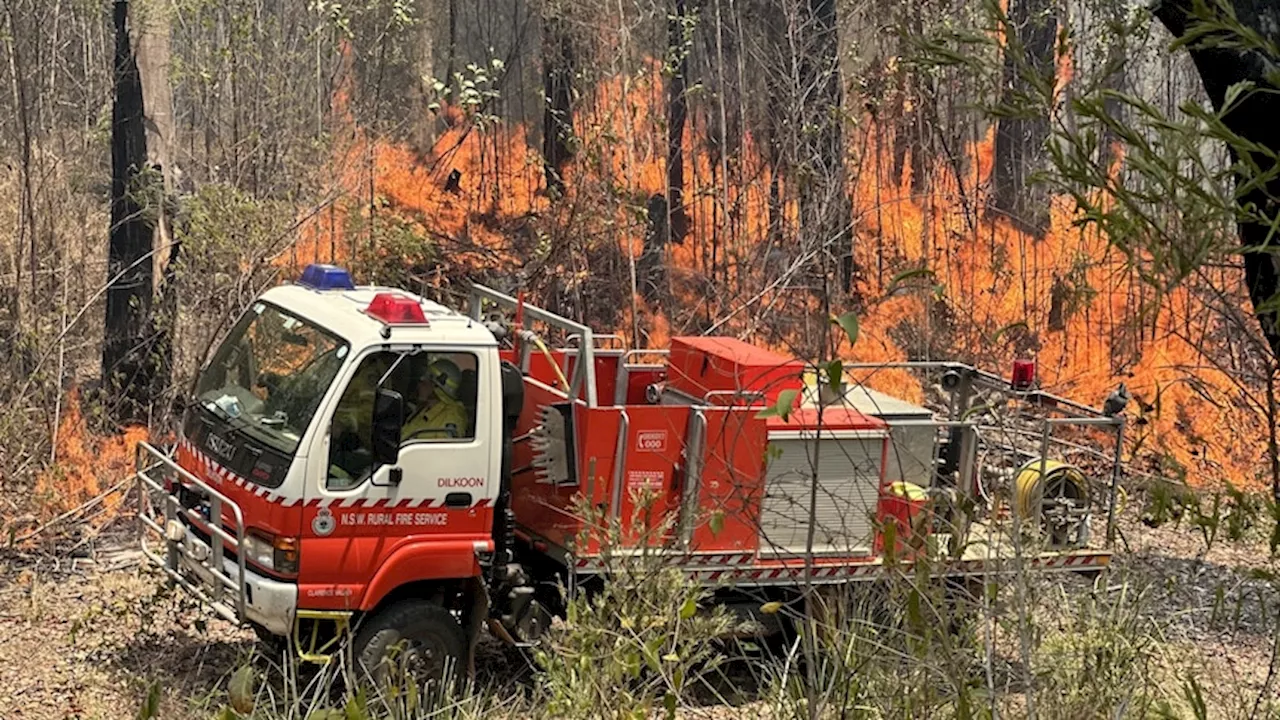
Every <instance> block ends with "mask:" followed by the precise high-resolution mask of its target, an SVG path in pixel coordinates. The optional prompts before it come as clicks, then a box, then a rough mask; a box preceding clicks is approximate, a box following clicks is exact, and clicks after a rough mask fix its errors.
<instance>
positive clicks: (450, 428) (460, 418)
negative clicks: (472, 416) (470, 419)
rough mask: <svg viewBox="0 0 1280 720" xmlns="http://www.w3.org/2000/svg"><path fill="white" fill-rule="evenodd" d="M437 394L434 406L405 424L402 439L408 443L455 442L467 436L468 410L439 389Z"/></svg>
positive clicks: (419, 412) (422, 411)
mask: <svg viewBox="0 0 1280 720" xmlns="http://www.w3.org/2000/svg"><path fill="white" fill-rule="evenodd" d="M435 394H436V401H435V403H434V404H432V405H431V406H430V407H424V408H422V409H421V410H419V411H418V412H417V413H415V414H414V416H413V417H411V418H409V420H408V422H406V423H405V424H404V432H403V433H402V434H401V437H403V438H404V439H405V440H406V441H407V440H454V439H458V438H463V437H466V436H467V409H466V408H465V407H463V405H462V403H460V402H458V401H457V400H454V399H453V398H451V397H449V396H448V395H446V394H444V393H443V392H441V390H440V389H439V388H436V390H435ZM429 431H430V432H429ZM415 436H416V437H415Z"/></svg>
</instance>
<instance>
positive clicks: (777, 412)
mask: <svg viewBox="0 0 1280 720" xmlns="http://www.w3.org/2000/svg"><path fill="white" fill-rule="evenodd" d="M798 397H800V391H799V390H795V389H792V388H787V389H786V390H783V391H781V392H779V393H778V399H777V400H775V401H774V403H773V404H772V405H770V406H769V407H766V408H765V409H763V410H761V411H760V412H758V413H756V417H758V418H770V417H780V418H782V420H783V422H786V421H787V419H788V418H790V416H791V411H792V410H793V409H795V406H796V398H798Z"/></svg>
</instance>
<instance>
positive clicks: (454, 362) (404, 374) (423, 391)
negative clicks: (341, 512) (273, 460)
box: [326, 352, 478, 490]
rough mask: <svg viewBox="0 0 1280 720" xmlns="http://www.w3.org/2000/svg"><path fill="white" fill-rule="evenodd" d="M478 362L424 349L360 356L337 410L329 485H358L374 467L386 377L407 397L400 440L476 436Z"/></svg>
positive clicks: (389, 384)
mask: <svg viewBox="0 0 1280 720" xmlns="http://www.w3.org/2000/svg"><path fill="white" fill-rule="evenodd" d="M397 360H399V362H396V361H397ZM477 366H478V363H477V358H476V356H475V355H474V354H472V353H465V352H458V353H436V352H420V353H414V354H410V355H405V356H404V357H403V359H401V354H400V353H395V352H378V353H373V354H371V355H369V356H367V357H365V358H364V359H363V360H361V362H360V365H359V367H358V368H357V369H356V373H355V375H354V376H353V377H352V378H351V381H350V382H349V383H348V384H347V388H346V390H344V391H343V393H342V398H341V399H340V400H339V401H338V407H337V409H336V410H335V411H334V414H333V425H332V431H331V433H332V434H331V437H330V442H329V474H328V479H327V481H326V482H327V486H328V487H329V488H331V489H337V490H341V489H345V488H350V487H355V486H356V485H359V484H360V483H362V482H364V481H365V479H366V478H368V477H369V475H370V474H371V473H372V472H373V470H374V469H375V468H374V467H373V440H372V438H373V431H372V423H373V399H374V396H375V395H376V394H377V390H378V381H379V380H381V379H382V378H383V376H386V380H385V382H384V383H383V386H384V387H386V388H388V389H390V390H395V391H396V392H398V393H400V395H401V396H402V397H403V398H404V399H405V424H404V428H403V429H402V431H401V435H400V438H401V443H402V444H408V443H415V442H461V441H466V440H472V439H474V438H475V421H476V391H477V384H476V377H477V376H476V369H477ZM393 368H394V369H393ZM389 370H390V371H391V374H390V375H387V372H388V371H389Z"/></svg>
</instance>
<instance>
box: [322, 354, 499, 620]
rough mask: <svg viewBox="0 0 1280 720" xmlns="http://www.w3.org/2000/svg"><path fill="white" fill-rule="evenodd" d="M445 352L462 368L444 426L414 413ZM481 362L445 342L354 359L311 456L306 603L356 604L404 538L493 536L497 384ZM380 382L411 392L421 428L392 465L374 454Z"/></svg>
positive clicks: (409, 411)
mask: <svg viewBox="0 0 1280 720" xmlns="http://www.w3.org/2000/svg"><path fill="white" fill-rule="evenodd" d="M441 360H444V361H448V362H452V363H453V364H454V366H455V367H456V369H457V370H458V373H457V376H458V378H459V380H460V382H458V383H455V384H452V385H451V386H450V390H451V391H452V392H451V396H449V397H447V400H449V401H451V402H452V403H454V404H452V405H449V406H448V409H450V410H452V411H453V412H451V413H445V414H444V415H445V416H447V419H448V420H449V422H442V423H440V425H441V427H440V428H438V429H433V430H426V431H424V430H423V429H422V423H421V422H418V423H416V424H415V423H414V419H415V416H417V415H418V414H419V412H420V411H421V410H423V407H422V404H423V402H424V400H425V398H424V397H423V396H424V395H425V394H427V393H425V392H424V390H423V388H424V386H426V385H431V386H433V389H434V386H435V385H438V383H435V382H434V380H433V379H432V378H429V377H427V375H428V373H431V372H432V368H433V367H435V366H437V365H438V363H439V361H441ZM479 370H480V357H479V356H478V355H477V354H476V353H472V352H468V351H454V350H445V349H440V350H430V349H429V350H418V351H416V352H415V351H411V350H410V349H408V348H403V349H393V350H389V351H388V350H379V351H375V352H370V353H366V354H365V355H364V356H362V357H361V358H359V359H358V361H357V362H356V363H355V369H354V371H352V372H351V373H350V375H349V376H348V377H347V378H346V380H347V382H346V384H345V385H344V388H343V390H342V392H341V393H340V394H339V395H338V396H337V398H338V399H337V401H336V403H335V404H334V405H333V407H332V413H331V415H330V417H331V418H332V419H331V422H330V423H329V429H328V432H327V433H326V434H325V435H324V437H323V438H322V440H321V441H318V442H317V443H316V444H315V446H314V447H315V452H313V457H311V458H309V461H308V468H309V469H310V470H311V472H310V473H309V479H308V489H307V503H306V507H305V510H304V517H303V527H302V538H303V539H302V552H301V558H300V560H301V567H300V571H299V580H300V583H299V592H300V593H301V595H302V597H300V598H299V600H300V601H301V602H302V603H303V605H304V606H307V607H332V608H347V607H355V606H356V604H357V603H358V599H359V597H360V596H361V594H362V593H363V591H364V588H365V587H366V586H367V585H368V583H369V581H370V580H371V579H372V577H373V575H374V574H375V573H376V572H377V570H378V568H379V567H380V566H381V565H382V564H383V562H384V561H385V560H386V558H388V557H389V556H391V555H392V554H393V553H394V552H395V551H396V549H397V548H399V547H401V546H404V545H407V544H410V543H415V542H420V541H422V540H423V539H430V538H425V536H439V538H440V539H446V538H448V539H462V538H463V537H471V538H487V537H489V535H490V532H491V528H492V508H491V507H489V503H488V501H487V498H488V497H489V495H490V492H489V488H490V487H491V486H492V485H495V484H496V483H497V477H498V472H499V468H498V467H496V466H492V467H491V465H493V464H494V459H493V458H491V457H490V455H491V454H492V453H490V445H491V444H490V443H489V442H487V441H486V438H487V431H488V428H489V427H490V423H491V422H493V418H494V417H496V416H495V415H494V413H492V412H490V410H489V407H490V406H491V404H492V403H491V394H490V393H491V392H493V390H492V389H491V388H489V387H487V386H486V385H487V384H486V383H483V382H481V381H480V378H481V377H483V373H481V372H479ZM379 382H381V386H382V387H383V388H386V389H390V390H394V391H395V392H397V393H399V394H400V395H401V396H402V397H403V398H404V399H405V406H406V413H405V419H406V424H409V425H411V426H413V427H414V428H416V430H417V433H416V435H414V436H411V437H404V438H403V439H402V443H401V447H400V456H399V460H398V462H397V463H396V464H395V465H384V466H378V465H376V464H375V463H374V460H373V453H372V421H373V402H374V397H375V396H376V393H377V389H378V387H379ZM445 399H446V398H437V402H443V401H444V400H445ZM435 415H441V413H438V412H437V413H435ZM459 421H460V422H459ZM459 425H461V426H462V427H458V426H459ZM478 429H479V431H477V430H478ZM397 469H398V471H399V475H400V481H399V483H398V484H396V483H394V482H393V474H394V472H393V471H395V470H397Z"/></svg>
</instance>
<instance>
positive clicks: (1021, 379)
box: [1009, 360, 1036, 390]
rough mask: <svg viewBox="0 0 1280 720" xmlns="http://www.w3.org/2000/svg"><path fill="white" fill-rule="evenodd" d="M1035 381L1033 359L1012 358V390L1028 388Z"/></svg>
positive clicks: (1034, 363)
mask: <svg viewBox="0 0 1280 720" xmlns="http://www.w3.org/2000/svg"><path fill="white" fill-rule="evenodd" d="M1035 383H1036V362H1035V361H1034V360H1014V361H1013V378H1012V379H1011V381H1010V383H1009V384H1010V385H1013V389H1014V390H1030V389H1031V386H1032V385H1035Z"/></svg>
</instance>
